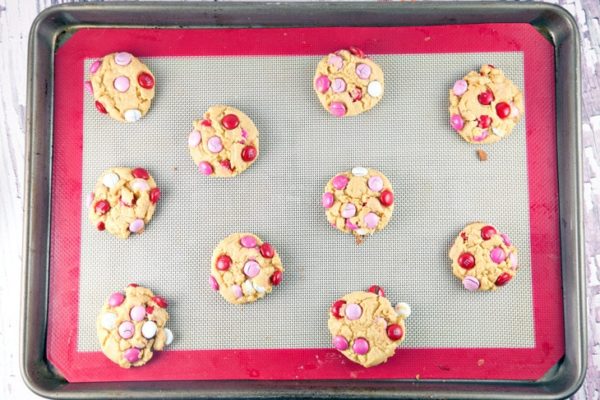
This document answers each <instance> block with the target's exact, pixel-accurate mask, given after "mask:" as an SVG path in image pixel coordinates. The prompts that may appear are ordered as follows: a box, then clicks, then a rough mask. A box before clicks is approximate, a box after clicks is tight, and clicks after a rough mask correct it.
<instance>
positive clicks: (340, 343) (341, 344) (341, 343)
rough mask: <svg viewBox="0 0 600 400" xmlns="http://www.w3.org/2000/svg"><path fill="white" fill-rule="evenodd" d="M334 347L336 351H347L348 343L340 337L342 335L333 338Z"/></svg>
mask: <svg viewBox="0 0 600 400" xmlns="http://www.w3.org/2000/svg"><path fill="white" fill-rule="evenodd" d="M333 347H334V348H335V349H336V350H339V351H344V350H346V349H347V348H348V341H347V340H346V338H345V337H343V336H340V335H338V336H335V337H334V338H333Z"/></svg>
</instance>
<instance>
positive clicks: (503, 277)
mask: <svg viewBox="0 0 600 400" xmlns="http://www.w3.org/2000/svg"><path fill="white" fill-rule="evenodd" d="M511 279H512V276H510V274H509V273H508V272H503V273H502V274H500V276H499V277H498V279H496V286H504V285H506V284H507V283H508V281H510V280H511Z"/></svg>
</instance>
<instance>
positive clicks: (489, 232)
mask: <svg viewBox="0 0 600 400" xmlns="http://www.w3.org/2000/svg"><path fill="white" fill-rule="evenodd" d="M496 233H497V232H496V229H494V227H493V226H490V225H486V226H484V227H483V228H481V238H482V239H483V240H490V239H491V238H492V236H494V235H495V234H496Z"/></svg>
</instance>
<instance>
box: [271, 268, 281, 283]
mask: <svg viewBox="0 0 600 400" xmlns="http://www.w3.org/2000/svg"><path fill="white" fill-rule="evenodd" d="M282 280H283V273H282V272H281V271H275V272H273V275H271V283H272V284H273V286H277V285H279V284H280V283H281V281H282Z"/></svg>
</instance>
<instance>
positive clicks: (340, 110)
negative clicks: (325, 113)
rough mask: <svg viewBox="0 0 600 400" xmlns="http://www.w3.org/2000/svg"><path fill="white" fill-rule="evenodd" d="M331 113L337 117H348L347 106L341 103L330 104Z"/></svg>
mask: <svg viewBox="0 0 600 400" xmlns="http://www.w3.org/2000/svg"><path fill="white" fill-rule="evenodd" d="M329 112H330V113H331V114H333V115H335V116H336V117H343V116H344V115H346V106H345V105H344V103H340V102H339V101H334V102H332V103H331V104H329Z"/></svg>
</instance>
